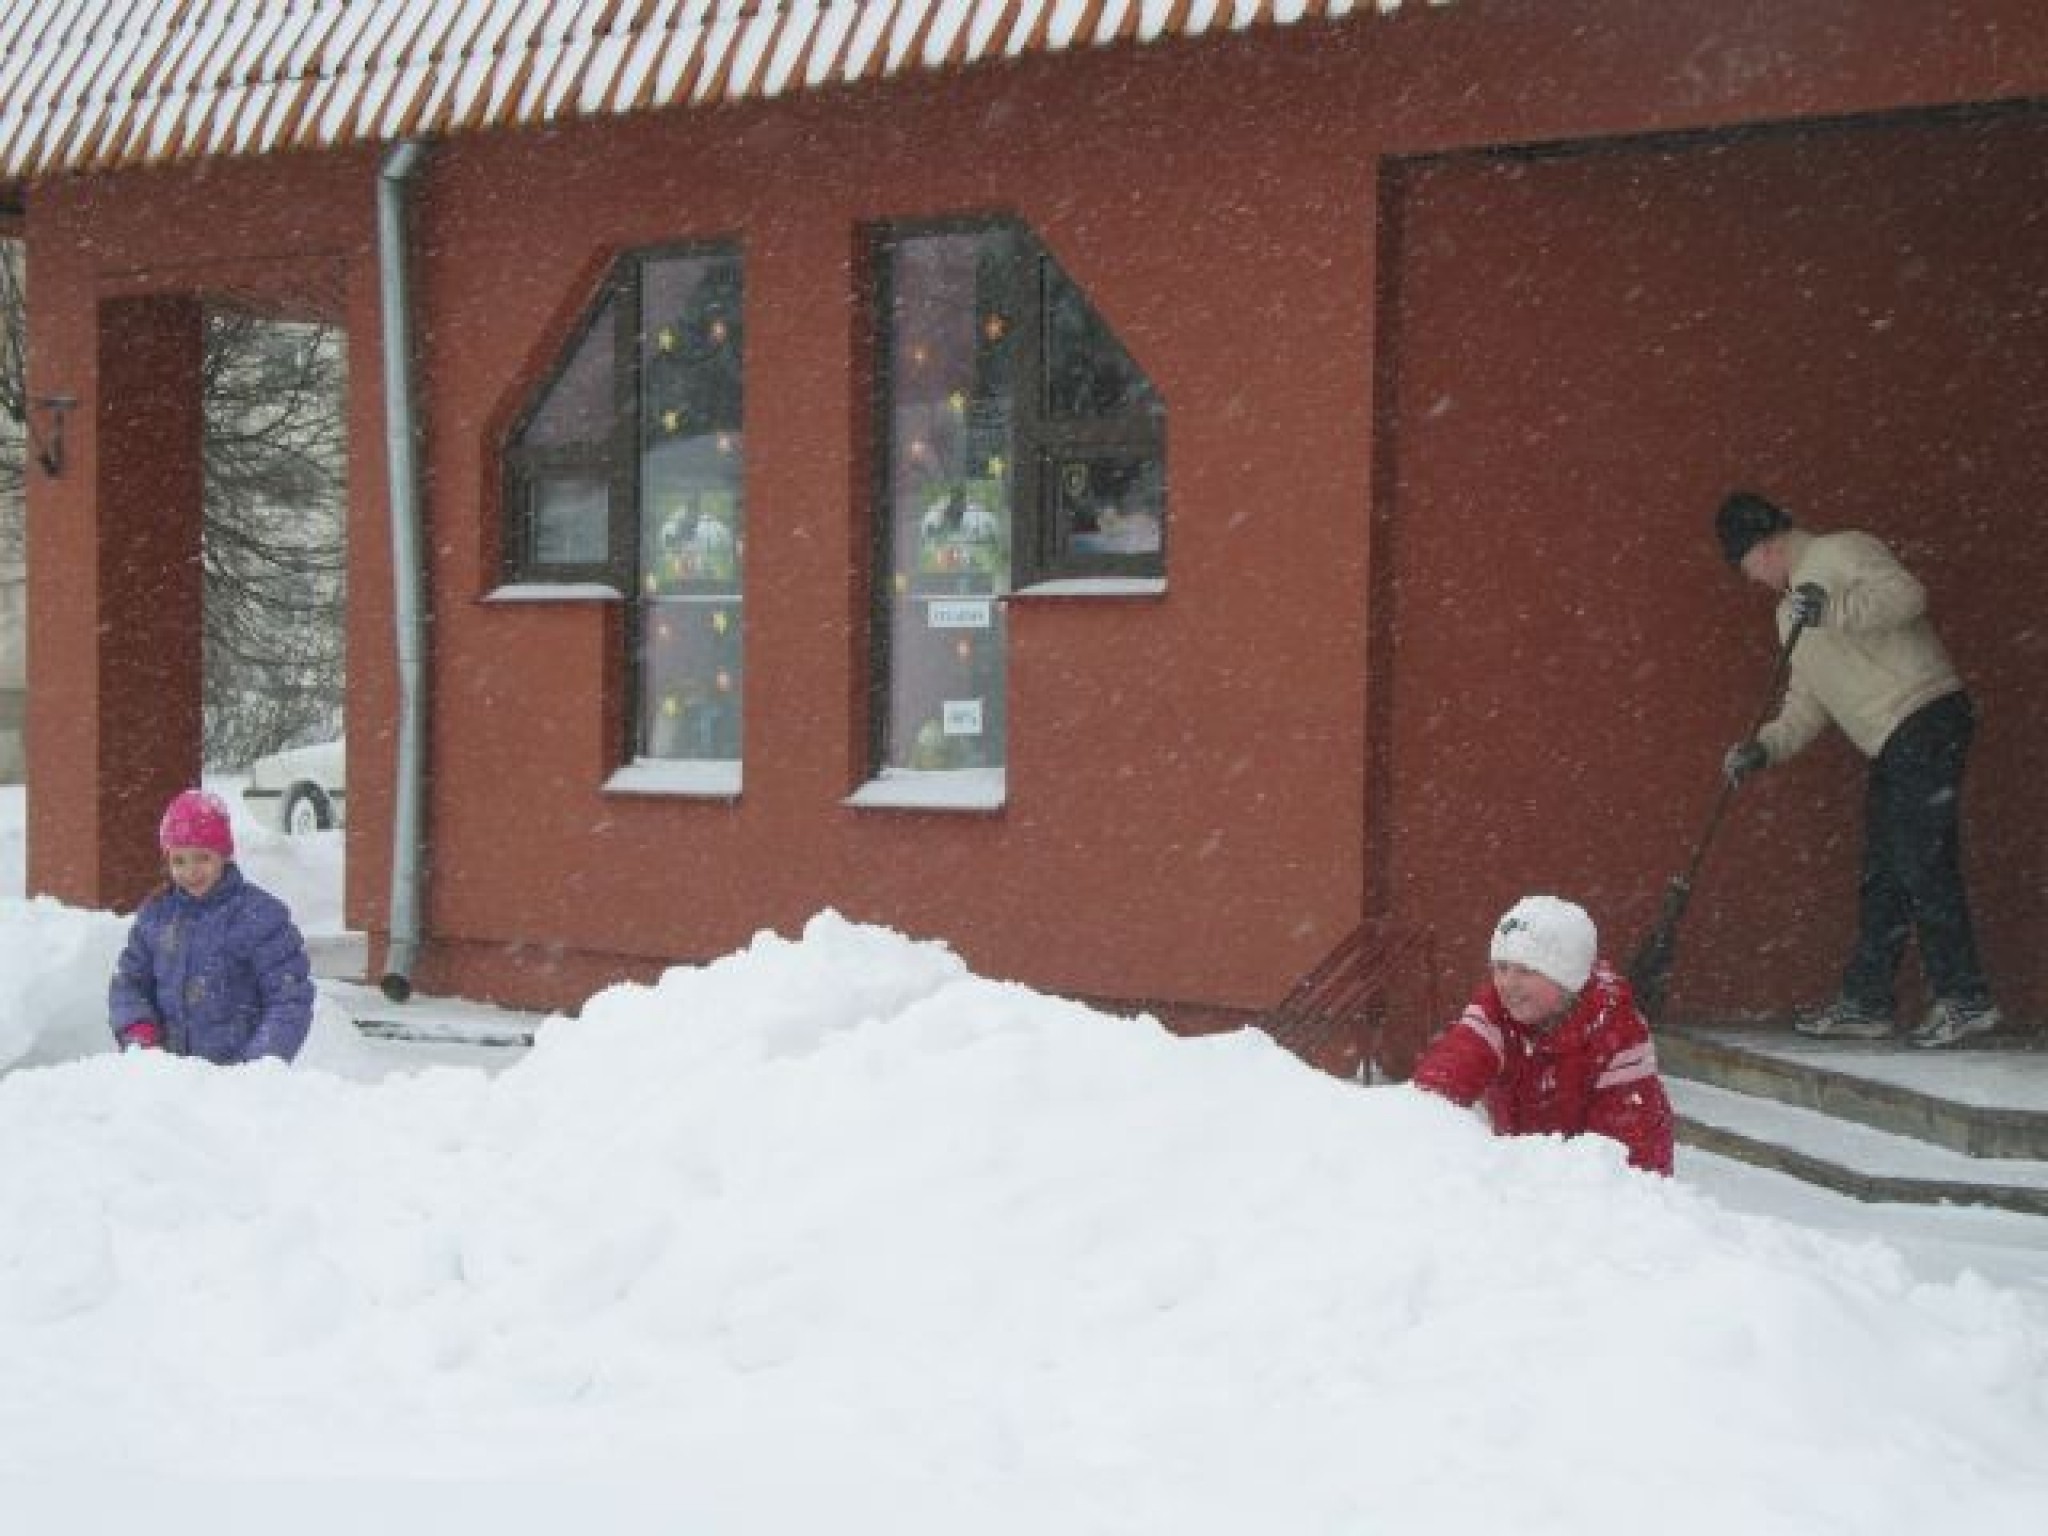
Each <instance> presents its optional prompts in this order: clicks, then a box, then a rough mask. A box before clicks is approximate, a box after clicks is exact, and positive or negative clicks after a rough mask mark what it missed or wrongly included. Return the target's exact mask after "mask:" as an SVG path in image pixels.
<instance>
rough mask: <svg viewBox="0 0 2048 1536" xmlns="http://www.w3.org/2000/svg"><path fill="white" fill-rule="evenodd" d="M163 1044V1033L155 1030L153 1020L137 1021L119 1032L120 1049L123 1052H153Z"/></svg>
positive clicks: (154, 1021)
mask: <svg viewBox="0 0 2048 1536" xmlns="http://www.w3.org/2000/svg"><path fill="white" fill-rule="evenodd" d="M163 1043H164V1037H163V1031H162V1030H160V1029H158V1028H157V1025H156V1020H155V1019H137V1020H136V1021H135V1022H134V1023H133V1024H130V1025H129V1026H128V1027H127V1028H126V1029H124V1030H122V1031H121V1049H122V1050H124V1051H154V1050H157V1049H159V1048H160V1047H161V1046H162V1045H163Z"/></svg>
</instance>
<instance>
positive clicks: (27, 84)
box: [0, 0, 1448, 180]
mask: <svg viewBox="0 0 2048 1536" xmlns="http://www.w3.org/2000/svg"><path fill="white" fill-rule="evenodd" d="M1401 3H1402V0H0V178H6V179H12V180H19V179H27V178H33V177H36V176H45V175H50V174H52V173H55V172H59V171H66V170H86V169H103V168H109V167H114V166H124V165H136V164H146V163H153V162H162V161H170V160H180V159H192V158H197V157H201V156H210V155H249V154H265V153H268V152H271V151H274V150H281V149H300V148H323V147H333V146H337V145H344V144H357V143H366V142H368V143H375V142H380V141H385V140H390V139H395V138H400V137H404V136H408V135H432V134H447V133H457V132H462V131H465V130H472V129H477V128H484V127H494V126H507V125H515V124H529V123H541V122H549V121H554V120H557V119H561V118H567V117H578V116H595V115H602V114H605V113H619V112H638V111H647V110H652V109H654V108H658V107H666V106H673V105H694V104H702V103H708V102H717V101H730V100H737V99H742V98H747V97H768V96H777V95H782V94H784V93H787V92H790V91H797V90H810V89H816V88H819V87H823V86H828V85H850V84H858V83H860V82H864V81H873V80H879V79H883V78H887V77H889V76H892V75H899V74H902V73H904V72H906V71H909V70H914V69H922V70H952V69H963V68H966V67H968V66H970V65H974V64H977V63H981V62H985V61H988V60H993V59H1000V58H1005V57H1014V56H1016V55H1019V54H1027V53H1058V52H1063V51H1066V50H1071V49H1078V48H1085V47H1102V46H1109V45H1113V44H1143V43H1148V42H1153V41H1156V40H1159V39H1162V38H1196V37H1202V36H1205V35H1214V34H1219V33H1224V32H1234V31H1242V30H1244V29H1246V28H1249V27H1255V26H1288V25H1292V24H1294V23H1297V22H1300V21H1304V20H1339V19H1343V18H1346V17H1349V16H1352V15H1354V14H1359V15H1363V14H1370V13H1371V12H1373V11H1375V10H1377V11H1393V10H1398V9H1400V7H1401ZM1408 3H1409V4H1410V5H1411V6H1420V5H1425V4H1427V5H1440V4H1445V3H1448V0H1408Z"/></svg>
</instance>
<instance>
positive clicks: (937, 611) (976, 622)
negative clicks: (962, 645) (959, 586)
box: [925, 597, 990, 732]
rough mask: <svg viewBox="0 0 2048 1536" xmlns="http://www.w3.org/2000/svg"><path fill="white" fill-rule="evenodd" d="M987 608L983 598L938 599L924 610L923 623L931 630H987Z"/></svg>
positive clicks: (977, 727)
mask: <svg viewBox="0 0 2048 1536" xmlns="http://www.w3.org/2000/svg"><path fill="white" fill-rule="evenodd" d="M989 606H990V605H989V600H988V599H987V598H985V597H980V598H957V597H956V598H945V599H940V600H938V601H935V602H933V603H932V604H931V605H930V607H929V608H928V609H927V610H926V612H925V623H926V624H927V625H928V626H930V627H931V628H933V629H987V628H988V626H989ZM980 729H981V727H979V726H976V727H975V730H976V731H977V732H978V731H979V730H980Z"/></svg>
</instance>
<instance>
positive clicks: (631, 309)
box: [499, 238, 746, 763]
mask: <svg viewBox="0 0 2048 1536" xmlns="http://www.w3.org/2000/svg"><path fill="white" fill-rule="evenodd" d="M720 258H724V259H728V260H730V261H731V262H732V263H733V264H734V265H735V267H736V268H738V270H739V272H740V275H741V281H742V284H744V281H745V256H744V251H743V248H742V246H741V243H740V242H739V241H738V240H737V239H730V238H726V239H705V240H692V241H681V242H670V243H665V244H661V245H651V246H636V247H634V248H632V249H631V250H627V251H622V252H621V253H620V254H619V255H618V256H617V257H616V258H615V259H614V260H613V261H612V263H611V265H610V267H609V268H608V269H607V270H606V272H605V275H604V277H603V279H602V280H601V281H600V282H599V283H598V284H597V285H596V287H595V288H594V289H593V290H592V291H591V295H590V298H589V301H588V302H587V303H586V305H585V306H584V309H583V311H582V313H581V315H579V317H578V319H577V323H576V325H575V326H574V327H573V328H572V329H571V330H570V332H569V333H568V335H567V336H565V338H564V339H563V342H562V345H561V347H560V349H559V351H558V352H557V353H556V355H555V357H554V359H553V361H552V363H551V365H550V366H549V368H548V369H547V371H546V372H545V373H543V374H542V375H541V377H540V378H539V380H538V381H537V382H536V383H535V384H534V386H533V389H532V393H531V395H530V396H529V398H528V399H527V401H526V402H525V404H524V406H523V408H522V409H521V410H520V411H519V413H518V414H517V415H516V416H515V417H514V418H513V420H512V423H511V425H510V426H509V427H508V429H507V430H506V433H505V436H504V438H503V440H502V446H501V448H500V452H499V463H500V465H501V469H502V484H503V500H502V506H501V509H500V511H501V515H502V535H503V543H502V546H501V549H500V559H499V576H500V579H501V580H502V581H503V582H505V583H507V584H510V585H545V586H570V585H579V584H585V583H590V584H596V585H600V586H605V587H609V588H611V589H613V590H615V591H616V592H618V594H619V596H620V597H621V599H622V600H623V608H624V612H623V615H622V619H623V622H622V623H621V624H620V626H619V635H620V641H621V645H622V651H621V654H620V656H619V658H618V660H619V663H620V671H619V673H618V676H619V679H620V683H621V686H620V689H619V692H618V716H617V723H616V731H615V734H616V736H617V738H618V745H619V752H620V759H619V760H620V762H621V763H631V762H634V761H635V760H636V759H638V758H639V757H640V756H641V755H642V753H641V737H642V733H643V732H642V727H643V724H644V722H643V721H642V720H641V719H640V693H641V675H640V669H641V660H640V658H641V652H642V648H643V642H644V640H645V626H646V624H647V623H648V622H649V610H650V608H651V606H652V604H651V603H650V602H649V601H648V600H645V599H644V597H643V593H642V591H641V560H642V548H643V538H644V533H643V529H642V527H641V522H642V519H643V517H644V516H645V515H646V511H645V508H643V507H642V505H641V501H642V491H643V484H642V478H641V471H642V464H641V448H642V434H643V431H644V428H645V424H646V417H645V415H644V412H645V409H646V396H647V357H646V347H647V345H648V338H647V337H646V336H645V335H644V334H643V333H642V329H641V316H642V311H643V309H644V300H645V282H644V277H645V272H646V269H647V268H648V267H649V266H650V265H652V264H654V263H657V262H661V261H672V260H692V259H714V260H715V259H720ZM742 309H744V300H742ZM607 323H608V324H609V325H610V326H611V338H610V340H611V348H612V355H611V390H610V400H611V406H610V410H611V417H610V430H609V431H608V432H606V433H605V434H604V435H603V436H602V437H593V438H592V439H590V440H588V441H585V442H579V443H569V444H554V445H545V446H534V445H529V444H527V443H525V442H523V441H522V438H523V437H524V435H525V434H526V432H527V431H528V429H529V428H530V427H531V426H532V425H533V424H534V422H535V421H536V419H537V418H538V417H539V416H540V415H541V413H542V412H543V411H544V410H545V409H546V407H547V405H548V404H549V401H550V398H551V396H552V395H553V393H554V390H555V388H556V386H557V385H558V384H559V383H560V382H561V381H562V379H563V378H564V377H565V376H566V375H567V374H568V373H569V371H570V370H571V368H572V367H573V366H574V365H575V362H576V360H577V357H578V354H579V353H580V352H581V350H582V348H583V347H584V345H585V344H586V343H587V342H588V341H589V340H590V338H591V337H592V336H593V335H594V334H596V333H597V331H598V328H599V327H600V326H601V325H605V324H607ZM740 345H741V349H742V350H741V365H740V366H741V372H742V376H743V377H744V372H745V366H746V363H745V350H744V348H745V342H744V339H742V341H741V343H740ZM742 473H743V474H744V471H742ZM567 476H576V477H580V478H587V479H591V480H597V481H601V482H603V484H604V485H605V487H606V493H607V498H608V503H607V524H606V530H605V549H606V554H605V558H604V559H603V560H602V561H578V562H568V561H559V562H540V561H537V560H535V559H534V557H533V548H534V538H535V531H536V530H535V511H536V505H537V503H536V495H537V492H538V490H539V487H540V485H541V484H542V483H544V482H545V481H546V480H547V479H548V478H550V477H567ZM739 598H740V602H741V603H742V604H744V602H745V576H744V573H743V574H742V576H741V581H740V594H739ZM742 623H744V620H742Z"/></svg>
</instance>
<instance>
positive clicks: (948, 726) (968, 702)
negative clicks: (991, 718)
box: [939, 699, 981, 736]
mask: <svg viewBox="0 0 2048 1536" xmlns="http://www.w3.org/2000/svg"><path fill="white" fill-rule="evenodd" d="M939 719H940V723H941V727H942V728H943V729H944V731H945V733H946V734H947V735H948V736H979V735H980V734H981V700H979V699H948V700H946V702H945V708H944V711H943V713H942V714H941V715H940V717H939Z"/></svg>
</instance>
